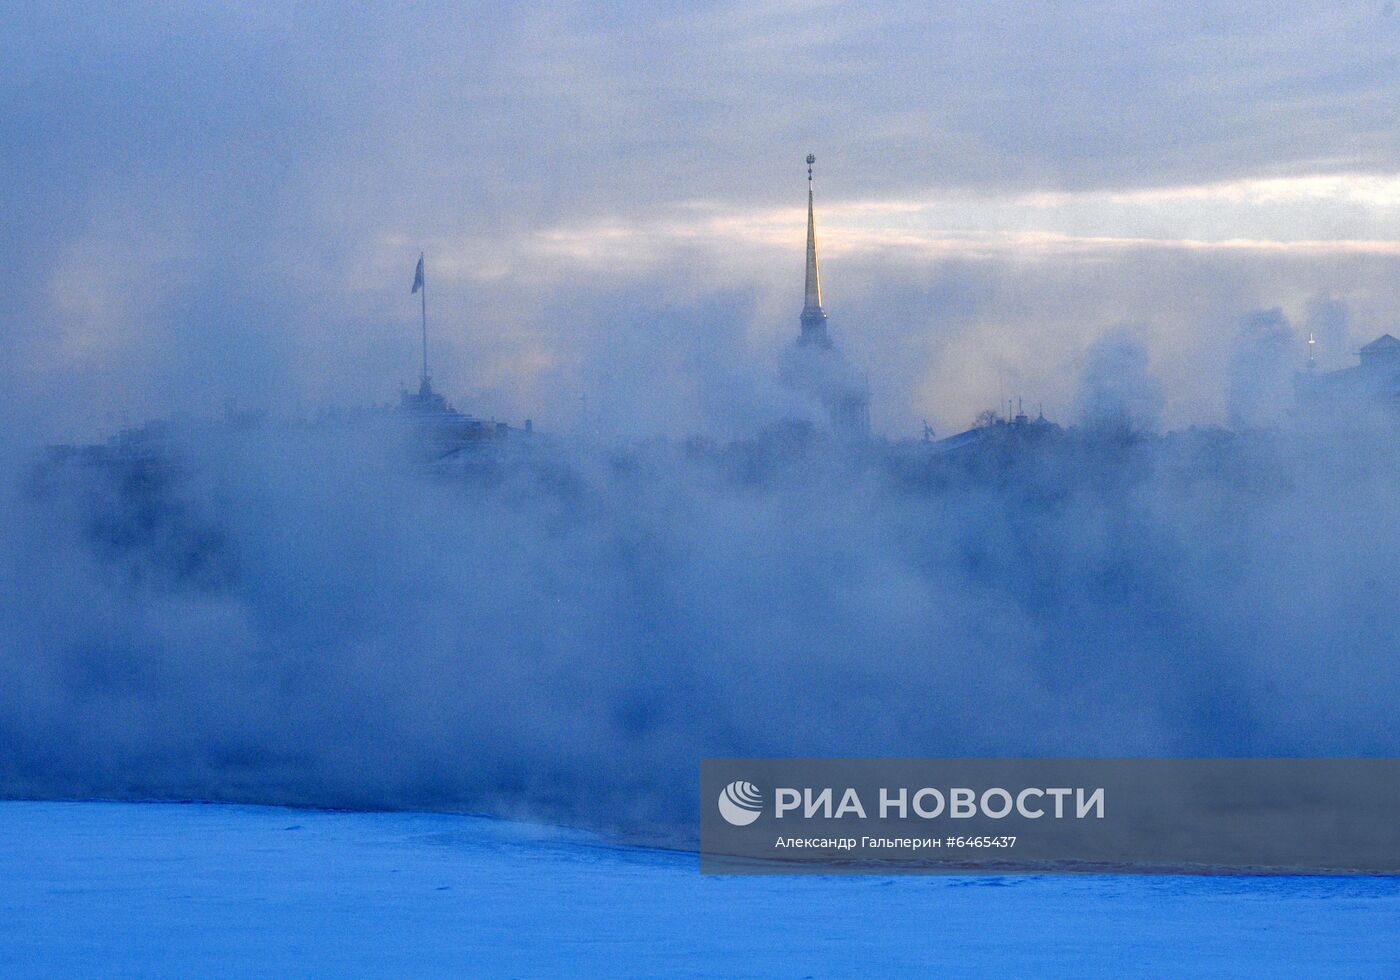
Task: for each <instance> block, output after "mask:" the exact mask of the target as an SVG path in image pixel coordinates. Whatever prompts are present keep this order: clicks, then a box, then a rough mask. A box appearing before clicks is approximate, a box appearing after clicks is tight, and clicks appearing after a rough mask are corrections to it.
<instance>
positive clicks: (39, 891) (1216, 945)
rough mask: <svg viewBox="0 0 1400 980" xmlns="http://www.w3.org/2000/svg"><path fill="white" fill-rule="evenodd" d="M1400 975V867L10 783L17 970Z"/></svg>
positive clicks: (6, 825)
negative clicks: (1205, 868) (90, 799)
mask: <svg viewBox="0 0 1400 980" xmlns="http://www.w3.org/2000/svg"><path fill="white" fill-rule="evenodd" d="M934 971H936V972H939V973H953V974H955V975H980V974H985V975H992V976H1006V975H1010V974H1015V973H1026V972H1031V973H1039V974H1046V973H1048V974H1055V975H1060V974H1063V975H1070V974H1080V975H1082V974H1085V973H1088V974H1091V975H1093V974H1104V973H1113V974H1121V973H1124V972H1126V973H1129V974H1134V973H1136V974H1143V975H1162V974H1181V973H1193V974H1201V973H1205V974H1210V975H1238V976H1278V975H1298V976H1319V975H1344V976H1377V977H1380V976H1396V975H1400V879H1374V878H1372V879H1363V878H1352V879H1344V878H1256V879H1246V878H1191V877H1169V876H1138V877H1074V876H1031V877H968V878H955V877H900V878H883V877H881V878H877V877H782V878H779V877H735V878H729V877H702V876H701V875H700V874H699V871H698V860H697V858H696V857H695V856H694V855H692V854H686V853H677V852H668V851H659V850H647V849H640V848H631V847H621V846H614V845H611V844H609V843H608V842H606V841H604V840H602V839H599V838H597V837H594V836H591V835H589V834H585V833H581V832H576V831H568V830H559V829H557V828H553V827H544V826H537V825H531V824H521V823H511V822H507V821H500V820H491V819H485V818H479V817H466V816H453V815H441V814H419V813H395V814H380V813H333V812H319V811H303V810H285V809H279V808H273V807H248V806H231V805H211V804H155V803H39V802H7V803H0V973H4V974H5V975H7V976H9V975H34V976H75V975H76V976H111V975H124V974H141V975H152V974H186V975H188V974H191V973H195V974H208V973H211V972H214V973H220V974H225V975H227V974H248V973H252V974H257V975H268V976H296V975H306V974H359V975H380V976H382V975H403V974H437V975H440V974H444V973H453V974H463V973H469V974H475V975H483V976H561V975H580V974H585V975H587V974H605V975H610V976H618V975H621V976H656V975H664V974H671V973H681V974H685V975H725V976H763V977H807V976H850V975H854V974H867V973H874V974H886V975H887V974H910V975H913V974H922V975H928V974H930V972H934Z"/></svg>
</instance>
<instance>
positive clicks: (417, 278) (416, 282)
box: [409, 255, 423, 296]
mask: <svg viewBox="0 0 1400 980" xmlns="http://www.w3.org/2000/svg"><path fill="white" fill-rule="evenodd" d="M422 288H423V256H421V255H420V256H418V269H417V271H415V272H414V273H413V289H412V291H411V292H410V293H409V295H410V296H412V295H413V293H416V292H418V290H420V289H422Z"/></svg>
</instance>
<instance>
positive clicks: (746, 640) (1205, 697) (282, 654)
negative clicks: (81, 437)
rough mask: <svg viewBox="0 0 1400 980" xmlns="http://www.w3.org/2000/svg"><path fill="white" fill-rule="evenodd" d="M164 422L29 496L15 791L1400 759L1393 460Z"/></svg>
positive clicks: (37, 465)
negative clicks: (1104, 759)
mask: <svg viewBox="0 0 1400 980" xmlns="http://www.w3.org/2000/svg"><path fill="white" fill-rule="evenodd" d="M402 438H403V433H402V432H401V431H399V430H398V429H396V428H394V427H392V426H388V425H385V424H381V423H374V422H364V423H362V424H353V425H352V424H344V425H338V426H334V427H321V428H314V429H306V428H302V429H276V428H262V429H239V428H236V427H228V426H221V427H213V428H207V427H206V428H187V429H179V428H176V429H173V430H171V431H170V432H168V433H166V434H165V436H164V438H163V442H162V445H161V450H160V452H158V453H155V454H152V455H150V456H148V457H146V458H144V459H143V460H142V461H140V462H139V463H130V462H128V463H123V464H120V465H116V464H110V465H85V464H82V463H80V462H78V461H76V460H73V459H67V460H57V461H56V460H54V459H52V458H50V459H48V460H46V461H40V462H35V461H33V460H31V461H30V464H29V465H27V466H24V467H16V468H15V470H14V474H13V475H12V478H11V479H10V480H9V481H8V482H7V494H8V496H9V498H10V499H9V501H8V502H7V508H6V509H7V510H8V512H9V513H10V514H11V519H10V520H9V521H7V522H6V523H5V525H4V533H3V541H0V547H3V554H2V555H0V560H2V561H3V565H2V566H0V567H3V575H4V588H3V591H2V592H0V595H3V598H0V603H3V606H4V610H3V616H2V617H0V620H2V621H3V627H2V629H3V634H0V795H5V796H43V797H52V796H59V797H71V796H77V797H89V796H101V797H158V798H186V797H193V798H208V799H230V800H245V801H261V802H275V803H293V804H308V805H324V806H350V807H371V808H406V807H415V808H417V807H429V808H448V809H461V810H470V811H479V812H491V813H497V814H502V815H525V814H528V815H531V816H535V817H543V818H547V819H554V820H564V821H567V822H572V823H581V824H590V825H596V826H605V827H613V828H624V829H630V830H634V831H635V830H646V831H648V832H652V831H654V832H670V831H679V832H685V831H686V829H687V828H688V827H689V826H690V824H691V821H692V820H693V818H694V812H695V810H694V799H693V797H694V793H695V787H696V780H697V770H698V763H699V760H700V758H702V757H704V756H745V755H755V756H782V755H814V756H820V755H845V756H866V755H870V756H900V755H907V756H940V755H952V756H957V755H1047V756H1057V755H1059V756H1069V755H1092V756H1124V755H1253V754H1260V755H1270V754H1286V755H1292V754H1297V755H1332V754H1337V755H1367V754H1393V753H1395V752H1397V751H1400V737H1397V736H1396V734H1395V731H1394V725H1393V714H1394V705H1395V704H1396V703H1397V697H1398V696H1400V679H1397V671H1396V667H1395V662H1394V657H1395V643H1394V639H1395V637H1396V636H1400V547H1397V545H1400V451H1397V449H1396V446H1395V443H1394V440H1393V437H1388V436H1386V435H1385V434H1384V433H1380V434H1371V435H1367V434H1364V433H1362V434H1353V435H1350V436H1345V437H1344V436H1340V435H1336V434H1330V435H1324V434H1311V435H1304V434H1283V433H1265V432H1253V433H1244V434H1233V433H1229V432H1225V431H1223V430H1199V431H1195V430H1193V431H1190V432H1182V433H1174V434H1170V435H1167V436H1151V435H1144V434H1133V433H1132V432H1131V431H1129V430H1126V429H1108V428H1097V429H1095V428H1085V429H1072V430H1069V431H1067V432H1052V433H1047V434H1046V435H1045V436H1044V437H1043V438H1039V439H1035V440H1029V441H1027V440H1016V439H1012V438H1010V437H1006V438H1002V437H994V438H989V439H988V440H986V441H985V442H983V443H981V444H979V445H978V446H975V447H973V448H972V449H971V450H970V451H962V452H957V453H938V452H935V451H934V450H932V449H931V448H930V447H929V446H928V445H927V444H922V443H913V442H910V443H900V444H890V443H875V444H872V445H871V446H870V447H868V448H867V449H865V450H862V451H856V452H851V451H847V450H842V449H840V448H839V447H837V446H835V445H833V444H832V443H830V442H828V441H826V440H825V439H824V438H823V437H821V436H820V434H819V433H817V432H816V431H814V430H812V429H810V428H808V427H805V426H801V425H789V426H780V427H775V428H772V429H769V430H767V431H766V432H765V433H763V434H762V435H760V436H758V437H755V438H753V439H749V440H741V441H738V442H732V443H724V444H719V443H713V442H707V441H704V440H690V441H687V442H685V443H672V442H667V441H662V440H656V441H651V442H644V443H636V444H631V445H626V446H605V445H597V444H595V445H588V444H584V443H580V442H562V441H550V440H549V439H547V438H537V439H534V440H528V441H526V440H515V441H511V442H508V443H503V444H501V445H499V446H496V447H494V448H484V449H483V450H482V451H481V452H479V453H475V454H470V455H468V456H467V457H464V458H463V459H462V460H459V461H458V462H457V463H456V464H454V465H453V466H450V467H438V468H431V467H426V468H425V467H423V466H421V465H415V464H411V463H410V462H409V461H408V459H407V457H406V456H405V453H404V446H403V445H402V444H401V440H402Z"/></svg>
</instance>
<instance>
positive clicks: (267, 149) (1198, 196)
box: [0, 0, 1400, 439]
mask: <svg viewBox="0 0 1400 980" xmlns="http://www.w3.org/2000/svg"><path fill="white" fill-rule="evenodd" d="M347 6H349V5H345V4H341V3H302V4H286V3H249V2H243V3H239V4H232V3H230V4H221V5H215V4H199V3H189V2H179V3H177V2H148V3H128V4H119V5H118V4H103V5H86V4H77V3H57V2H53V3H29V2H22V0H21V2H15V3H10V4H6V5H5V6H4V7H3V8H0V28H3V30H0V178H3V182H0V188H3V189H0V200H3V204H4V212H5V221H4V222H3V223H0V247H3V249H4V256H5V261H4V263H3V264H0V318H2V319H3V323H4V329H5V335H6V343H5V344H4V347H3V351H2V352H0V383H3V384H4V387H5V401H6V402H7V403H8V405H9V408H8V414H10V415H11V418H12V423H13V424H10V425H7V427H6V430H7V432H9V433H10V434H11V435H13V434H14V433H16V432H22V433H24V434H26V435H30V434H32V435H35V436H37V437H38V438H41V439H62V438H89V437H95V436H99V435H102V434H103V433H105V432H106V431H108V430H110V429H111V428H113V427H114V426H116V425H119V424H121V423H122V422H123V421H126V422H136V421H140V420H142V419H144V418H147V417H151V416H155V415H163V414H167V413H172V412H184V413H192V414H215V413H218V412H219V411H221V410H222V407H223V405H224V403H225V401H226V399H229V398H234V399H237V401H238V404H240V405H243V406H246V407H253V408H266V409H268V410H270V411H274V412H278V413H291V412H301V413H311V412H314V411H316V410H317V409H319V408H321V407H326V406H331V405H342V406H344V405H353V404H360V403H375V402H388V401H391V400H393V399H395V398H396V397H397V390H398V385H399V383H400V382H404V381H408V382H411V381H412V380H413V378H414V376H415V374H416V371H417V366H416V365H417V361H416V357H417V350H416V342H417V330H416V327H417V324H416V316H417V303H416V298H415V297H411V296H410V295H409V292H408V287H409V284H410V282H411V279H412V271H413V263H414V262H415V261H416V259H417V255H418V251H419V250H420V249H423V250H426V251H427V253H428V279H429V293H428V300H429V315H430V319H431V324H432V330H433V357H434V369H433V373H434V376H435V379H436V382H437V384H438V386H439V388H441V389H442V390H444V391H445V392H446V393H448V394H449V395H450V396H451V397H452V398H453V399H454V400H456V401H457V402H458V404H459V406H461V407H465V408H468V409H471V410H474V411H478V412H481V413H484V414H495V415H498V416H504V417H507V418H511V419H515V420H518V419H520V418H523V417H525V416H533V417H534V418H536V419H537V420H539V423H540V424H541V425H544V426H546V427H550V428H554V429H568V428H570V427H571V426H574V425H577V424H578V423H579V418H580V417H581V416H584V415H587V416H588V417H589V419H590V424H595V425H597V426H599V427H605V428H608V429H611V430H615V431H617V432H619V433H623V434H627V435H645V434H647V433H649V432H666V433H669V434H674V435H682V434H685V433H686V432H689V431H697V430H705V431H713V432H715V433H717V434H721V435H737V434H742V433H743V432H745V431H750V430H751V429H752V428H753V427H754V426H756V425H759V424H762V422H763V421H765V419H767V418H768V417H769V416H770V415H771V413H772V412H773V411H776V410H777V409H776V407H775V405H774V404H773V402H772V400H771V392H770V388H771V381H772V378H773V376H774V374H775V370H776V369H775V364H776V357H777V354H778V352H779V350H780V349H781V347H782V345H784V344H786V343H788V342H790V341H791V339H792V338H793V337H794V336H795V335H796V332H797V312H798V310H799V309H800V306H801V287H802V283H801V275H802V244H803V242H802V235H803V231H804V228H803V215H802V206H803V204H804V201H803V191H804V188H803V182H804V178H803V167H802V162H801V161H802V158H803V156H805V154H806V153H807V152H808V151H811V152H814V153H816V155H817V157H818V163H817V168H816V169H817V196H818V209H819V211H818V222H819V231H820V235H821V239H822V247H823V250H824V265H823V271H824V277H825V282H824V285H825V299H826V302H827V307H828V312H829V313H830V315H831V323H832V332H833V335H834V336H835V337H836V339H837V341H838V343H839V344H841V346H842V347H843V348H844V349H845V350H846V351H847V352H848V353H849V355H850V356H851V357H852V358H853V359H855V360H856V361H857V362H858V363H860V364H861V365H862V366H864V367H865V368H866V369H867V370H868V371H869V374H870V383H871V387H872V389H873V391H874V395H875V401H874V404H873V406H872V411H873V415H874V419H875V424H876V427H877V428H878V429H879V430H881V431H882V432H884V433H886V434H889V435H891V436H905V435H911V436H912V435H917V434H918V432H919V430H920V427H921V423H920V420H921V419H922V418H929V419H930V420H931V421H932V422H933V424H934V425H935V428H936V429H938V430H939V432H940V434H950V433H951V432H952V431H956V430H957V429H958V428H960V427H962V426H964V425H965V424H966V423H967V422H968V421H969V420H970V419H971V418H972V417H973V416H974V415H975V414H976V412H977V411H978V410H979V409H981V408H985V407H991V406H993V405H995V404H996V402H997V399H998V397H999V393H1003V392H1004V393H1006V394H1015V393H1021V394H1024V396H1025V398H1026V399H1027V402H1028V403H1033V404H1040V403H1044V405H1045V409H1046V412H1047V414H1051V415H1054V416H1057V417H1060V418H1062V419H1063V420H1065V421H1072V414H1073V411H1074V405H1075V399H1076V392H1077V391H1078V389H1079V387H1080V386H1081V384H1082V376H1083V374H1084V371H1085V364H1086V363H1087V361H1086V359H1088V360H1092V355H1091V354H1090V351H1091V350H1092V349H1094V344H1095V342H1096V341H1098V340H1099V339H1100V338H1102V337H1104V336H1111V337H1116V338H1120V339H1121V338H1131V340H1132V342H1134V343H1137V344H1139V345H1141V347H1142V348H1143V350H1145V352H1146V355H1147V366H1148V367H1147V370H1148V371H1149V373H1150V374H1151V375H1152V378H1153V383H1156V384H1160V385H1161V386H1162V387H1163V390H1164V392H1165V411H1164V413H1163V417H1162V423H1163V424H1164V425H1168V426H1177V425H1186V424H1193V423H1211V422H1223V421H1225V420H1226V419H1227V417H1228V416H1229V414H1230V411H1231V404H1230V398H1231V395H1230V392H1231V391H1232V390H1234V391H1239V390H1242V389H1244V388H1250V387H1254V386H1256V383H1257V385H1258V386H1260V387H1264V388H1267V387H1269V386H1274V387H1278V386H1279V385H1280V384H1282V383H1283V382H1284V381H1286V377H1287V374H1288V372H1290V371H1291V370H1293V369H1295V368H1296V367H1297V366H1298V365H1299V364H1300V363H1301V358H1302V357H1303V356H1304V354H1303V347H1302V341H1303V339H1304V338H1305V337H1306V335H1307V332H1308V331H1309V330H1320V331H1322V332H1323V333H1324V334H1325V336H1326V337H1327V338H1328V343H1327V345H1326V348H1327V349H1324V350H1323V358H1324V360H1326V361H1327V362H1328V363H1329V364H1338V365H1340V364H1345V363H1350V361H1349V351H1350V349H1352V348H1354V347H1355V346H1357V345H1358V344H1359V343H1363V342H1365V341H1367V340H1370V339H1372V338H1373V337H1374V336H1376V335H1377V334H1379V333H1381V332H1384V331H1387V330H1392V331H1393V330H1395V328H1396V326H1397V322H1396V321H1397V317H1396V316H1395V311H1396V310H1397V309H1400V306H1397V304H1400V285H1397V283H1400V245H1398V244H1397V242H1396V240H1395V239H1396V236H1395V230H1396V229H1397V227H1400V224H1398V223H1397V222H1400V127H1397V116H1396V113H1397V110H1396V106H1397V105H1400V73H1398V72H1397V71H1396V70H1395V69H1396V65H1397V64H1400V57H1398V56H1400V14H1397V12H1396V9H1395V4H1394V3H1393V2H1387V0H1365V2H1350V0H1333V2H1330V3H1289V4H1284V5H1279V4H1272V3H1270V4H1264V3H1258V4H1255V3H1230V4H1194V5H1184V4H1166V3H1136V4H1135V3H1124V2H1114V3H1103V4H1099V3H1082V4H1074V5H1070V4H1045V3H997V2H986V3H979V4H975V5H968V4H947V5H941V8H935V9H930V5H928V4H925V3H917V4H907V5H886V6H882V7H873V8H872V7H871V6H870V5H868V4H851V5H842V4H824V3H761V2H752V0H748V2H743V3H733V4H728V3H717V4H701V3H675V4H668V3H646V4H633V5H624V4H606V5H603V4H600V5H581V4H571V3H562V2H551V3H548V4H529V3H525V4H509V3H497V4H480V5H472V4H462V3H412V4H408V3H405V4H393V5H383V6H380V7H378V8H376V9H373V10H359V11H357V12H347V10H346V9H344V8H345V7H347ZM1275 309H1277V310H1278V311H1279V312H1278V313H1277V314H1272V313H1270V312H1268V311H1272V310H1275ZM1261 316H1262V317H1264V318H1265V319H1264V320H1261V319H1260V317H1261ZM1270 317H1271V319H1270ZM1262 322H1267V323H1270V324H1272V325H1273V326H1274V327H1275V328H1277V329H1272V328H1271V329H1272V332H1269V331H1266V333H1267V334H1268V335H1269V336H1270V337H1272V338H1273V340H1272V341H1271V342H1273V343H1275V344H1276V345H1277V344H1279V343H1280V338H1282V346H1283V347H1285V348H1287V352H1286V353H1285V354H1276V355H1271V356H1269V357H1256V356H1253V353H1252V352H1251V350H1250V349H1249V345H1251V344H1254V343H1256V342H1257V341H1258V338H1259V336H1260V331H1259V324H1260V323H1262ZM1289 341H1292V342H1293V343H1289ZM1290 358H1296V359H1290ZM1244 370H1247V371H1248V372H1249V373H1248V374H1246V375H1244V376H1241V375H1240V372H1241V371H1244ZM1256 373H1258V374H1259V375H1260V376H1259V377H1257V378H1256V377H1255V374H1256ZM1266 401H1267V400H1266ZM1261 404H1262V403H1261ZM1259 412H1260V414H1259V417H1258V418H1251V419H1250V421H1254V422H1258V423H1260V424H1267V423H1268V422H1269V421H1270V418H1271V415H1270V412H1273V413H1274V414H1276V412H1277V406H1275V407H1273V408H1269V409H1267V410H1266V409H1265V408H1260V409H1259Z"/></svg>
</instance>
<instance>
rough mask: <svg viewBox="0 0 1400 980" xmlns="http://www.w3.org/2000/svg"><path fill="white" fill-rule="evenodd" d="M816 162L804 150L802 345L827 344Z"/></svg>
mask: <svg viewBox="0 0 1400 980" xmlns="http://www.w3.org/2000/svg"><path fill="white" fill-rule="evenodd" d="M816 162H817V158H816V157H815V156H813V155H812V154H810V153H809V154H807V286H806V291H805V298H804V301H803V304H802V316H801V321H802V333H801V335H800V336H799V337H798V338H797V342H798V343H799V344H800V345H802V346H803V347H813V346H815V347H830V346H831V338H830V337H829V336H827V332H826V310H824V309H822V270H821V265H820V264H819V263H818V261H817V219H816V214H815V211H814V210H813V207H812V164H814V163H816Z"/></svg>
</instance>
